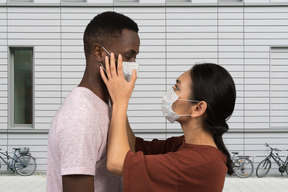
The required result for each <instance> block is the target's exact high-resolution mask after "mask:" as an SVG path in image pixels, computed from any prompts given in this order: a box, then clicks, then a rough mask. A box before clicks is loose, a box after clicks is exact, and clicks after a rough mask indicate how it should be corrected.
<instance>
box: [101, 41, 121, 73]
mask: <svg viewBox="0 0 288 192" xmlns="http://www.w3.org/2000/svg"><path fill="white" fill-rule="evenodd" d="M101 47H102V49H103V50H104V51H105V52H106V53H107V54H108V55H109V56H110V57H111V53H109V51H107V49H105V47H103V46H102V45H101ZM114 60H115V61H116V62H117V63H118V61H117V59H114ZM99 64H100V65H101V66H102V68H103V69H104V71H105V73H106V74H107V71H106V69H105V68H104V66H103V64H102V63H101V62H99Z"/></svg>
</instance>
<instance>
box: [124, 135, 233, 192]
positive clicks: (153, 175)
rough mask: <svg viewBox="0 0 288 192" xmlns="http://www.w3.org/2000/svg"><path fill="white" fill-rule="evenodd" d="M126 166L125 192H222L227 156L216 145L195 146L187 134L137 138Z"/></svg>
mask: <svg viewBox="0 0 288 192" xmlns="http://www.w3.org/2000/svg"><path fill="white" fill-rule="evenodd" d="M135 148H136V151H137V152H136V153H134V152H132V151H129V152H128V153H127V155H126V158H125V161H124V167H123V184H124V191H125V192H142V191H143V192H146V191H147V192H154V191H155V192H162V191H163V192H170V191H173V192H175V191H179V192H180V191H181V192H186V191H189V192H191V191H193V192H203V191H209V192H218V191H219V192H221V191H222V190H223V186H224V181H225V176H226V173H227V170H228V169H227V166H226V159H227V158H226V156H225V155H224V154H223V153H222V152H221V151H219V150H218V149H216V148H215V147H212V146H206V145H192V144H187V143H185V142H184V137H183V136H182V137H172V138H169V139H167V140H164V141H159V140H153V141H151V142H149V141H144V140H143V139H140V138H137V139H136V145H135Z"/></svg>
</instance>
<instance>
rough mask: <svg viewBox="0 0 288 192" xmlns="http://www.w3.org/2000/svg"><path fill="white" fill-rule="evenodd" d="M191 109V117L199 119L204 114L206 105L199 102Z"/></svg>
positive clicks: (203, 102)
mask: <svg viewBox="0 0 288 192" xmlns="http://www.w3.org/2000/svg"><path fill="white" fill-rule="evenodd" d="M191 108H192V113H191V117H200V116H202V115H203V114H204V113H205V112H206V109H207V103H206V102H205V101H200V102H199V103H197V104H196V105H193V106H192V107H191Z"/></svg>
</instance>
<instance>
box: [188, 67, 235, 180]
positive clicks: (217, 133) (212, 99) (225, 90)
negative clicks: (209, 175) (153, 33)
mask: <svg viewBox="0 0 288 192" xmlns="http://www.w3.org/2000/svg"><path fill="white" fill-rule="evenodd" d="M191 79H192V89H191V99H193V100H199V101H205V102H206V103H207V109H206V118H205V119H204V128H205V129H206V130H207V131H209V132H210V133H211V134H212V135H213V137H214V141H215V144H216V145H217V147H218V149H219V150H220V151H222V152H223V153H224V154H225V155H226V156H227V167H228V172H227V173H228V174H229V175H232V174H233V168H232V160H231V156H230V154H229V152H228V150H227V148H226V146H225V144H224V142H223V138H222V135H223V134H224V133H225V132H227V131H228V129H229V127H228V125H227V123H226V120H228V119H229V118H230V116H231V115H232V113H233V110H234V106H235V100H236V89H235V83H234V81H233V78H232V77H231V75H230V74H229V72H228V71H227V70H226V69H224V68H223V67H221V66H220V65H216V64H214V63H203V64H196V65H194V66H193V67H192V69H191Z"/></svg>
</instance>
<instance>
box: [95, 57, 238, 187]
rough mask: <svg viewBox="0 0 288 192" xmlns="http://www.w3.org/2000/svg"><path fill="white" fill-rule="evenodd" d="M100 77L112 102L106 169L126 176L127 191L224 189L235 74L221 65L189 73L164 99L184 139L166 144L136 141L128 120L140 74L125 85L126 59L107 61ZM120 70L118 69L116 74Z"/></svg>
mask: <svg viewBox="0 0 288 192" xmlns="http://www.w3.org/2000/svg"><path fill="white" fill-rule="evenodd" d="M105 62H106V63H105V67H106V72H107V74H106V75H107V76H106V75H105V73H104V70H103V68H101V70H100V72H101V76H102V79H103V81H104V83H105V84H106V86H107V89H108V91H109V93H110V96H111V99H112V101H113V106H112V108H113V112H112V118H111V122H110V130H109V137H108V154H107V169H108V170H109V171H111V172H113V173H115V174H118V175H123V183H124V191H125V192H127V191H128V192H130V191H131V192H135V191H148V192H154V191H156V192H161V191H163V192H164V191H165V192H169V191H199V192H206V191H209V192H212V191H215V192H216V191H217V192H218V191H219V192H220V191H222V189H223V186H224V181H225V176H226V173H228V174H230V175H231V174H232V173H233V169H232V165H231V159H230V155H229V152H228V151H227V149H226V147H225V145H224V143H223V140H222V135H223V133H225V132H227V131H228V125H227V124H226V120H227V119H228V118H229V117H230V116H231V114H232V112H233V110H234V106H235V99H236V91H235V84H234V81H233V79H232V77H231V75H230V74H229V73H228V72H227V71H226V70H225V69H224V68H223V67H221V66H219V65H216V64H209V63H206V64H198V65H195V66H193V67H192V69H191V70H188V71H186V72H184V73H183V74H182V75H181V76H180V77H179V78H178V79H177V80H176V84H175V85H174V86H173V88H171V89H169V90H168V91H167V93H165V94H164V96H163V104H162V109H163V114H164V116H165V117H166V118H167V119H168V120H169V121H170V122H174V121H178V122H179V123H180V124H181V127H182V129H183V132H184V136H182V137H172V138H169V139H167V140H165V141H159V140H153V141H151V142H147V141H144V140H143V139H141V138H135V136H134V134H133V133H132V132H131V130H130V126H129V123H128V121H127V120H126V119H127V116H126V112H127V107H128V101H129V98H130V96H131V94H132V90H133V89H134V85H135V81H136V78H137V77H136V76H137V75H136V72H135V71H133V74H132V78H131V81H130V82H127V81H125V79H124V76H123V69H122V57H121V55H119V57H118V66H117V67H116V65H115V57H114V54H111V58H110V64H109V58H108V57H107V58H106V61H105ZM116 68H117V70H116Z"/></svg>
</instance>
